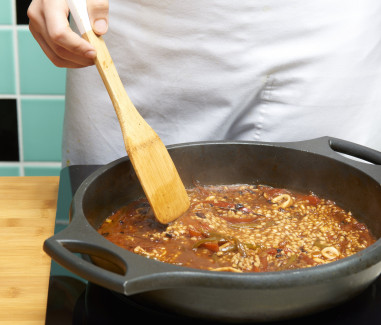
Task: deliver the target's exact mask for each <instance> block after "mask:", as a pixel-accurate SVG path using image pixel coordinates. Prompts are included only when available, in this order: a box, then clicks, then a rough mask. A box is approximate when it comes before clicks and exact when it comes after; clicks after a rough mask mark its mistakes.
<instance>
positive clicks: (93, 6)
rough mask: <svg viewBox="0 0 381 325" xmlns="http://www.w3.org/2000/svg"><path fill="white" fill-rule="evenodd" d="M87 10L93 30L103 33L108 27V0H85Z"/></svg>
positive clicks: (99, 33)
mask: <svg viewBox="0 0 381 325" xmlns="http://www.w3.org/2000/svg"><path fill="white" fill-rule="evenodd" d="M87 11H88V13H89V18H90V22H91V26H92V27H93V31H94V32H95V33H96V34H98V35H103V34H105V33H106V32H107V29H108V12H109V3H108V0H87Z"/></svg>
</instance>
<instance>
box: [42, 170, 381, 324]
mask: <svg viewBox="0 0 381 325" xmlns="http://www.w3.org/2000/svg"><path fill="white" fill-rule="evenodd" d="M99 167H100V166H99V165H76V166H69V167H66V168H64V169H62V171H61V174H60V184H59V192H58V202H57V216H56V219H57V220H64V219H66V220H67V219H68V215H69V208H70V203H71V200H72V197H73V195H74V194H75V192H76V190H77V188H78V186H79V185H80V184H81V183H82V181H83V180H84V179H85V178H86V177H87V176H89V175H90V174H91V173H92V172H93V171H95V170H96V169H97V168H99ZM57 231H58V229H57ZM52 263H54V262H52ZM52 269H53V268H52ZM158 321H163V322H166V323H167V324H168V323H174V322H176V323H177V324H181V325H185V324H195V323H197V324H205V325H207V324H217V323H218V322H210V321H205V320H199V319H193V318H192V319H190V318H187V317H183V316H177V315H175V314H170V313H168V312H164V311H162V310H154V309H152V308H148V307H146V306H144V305H138V304H137V303H136V302H134V301H132V300H131V299H128V297H127V296H124V295H121V294H119V293H116V292H113V291H111V290H109V289H106V288H103V287H101V286H98V285H95V284H93V283H89V282H87V281H86V280H84V279H81V278H79V277H77V276H75V275H71V274H70V272H68V274H66V275H57V274H54V272H53V271H52V274H51V277H50V283H49V294H48V308H47V315H46V325H60V324H73V325H98V324H105V325H108V324H110V325H113V324H130V323H134V322H158ZM256 324H257V325H264V324H259V323H256ZM266 324H270V325H291V324H292V325H302V324H303V325H306V324H308V325H315V324H319V325H331V324H332V325H333V324H335V325H381V277H379V278H378V279H377V280H376V281H375V282H373V283H372V284H371V285H370V286H369V287H368V288H367V289H366V290H365V291H364V292H363V293H361V294H360V295H358V296H357V297H355V298H353V299H351V300H349V301H347V302H346V303H344V304H341V305H339V306H337V307H334V308H332V309H329V310H327V311H324V312H321V313H317V314H313V315H310V316H306V317H302V318H296V319H291V320H286V321H279V322H271V323H266Z"/></svg>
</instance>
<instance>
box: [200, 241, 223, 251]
mask: <svg viewBox="0 0 381 325" xmlns="http://www.w3.org/2000/svg"><path fill="white" fill-rule="evenodd" d="M201 246H204V247H205V248H207V249H209V250H210V251H212V252H218V251H219V250H220V247H219V246H218V243H217V242H207V243H203V244H202V245H201Z"/></svg>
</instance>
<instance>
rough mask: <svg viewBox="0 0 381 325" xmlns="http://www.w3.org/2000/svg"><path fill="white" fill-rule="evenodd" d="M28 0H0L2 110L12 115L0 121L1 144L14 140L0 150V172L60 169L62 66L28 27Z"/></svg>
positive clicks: (46, 172) (29, 173)
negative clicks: (52, 57)
mask: <svg viewBox="0 0 381 325" xmlns="http://www.w3.org/2000/svg"><path fill="white" fill-rule="evenodd" d="M30 2H31V0H25V1H19V0H0V116H1V117H2V118H4V116H5V118H9V119H11V117H13V120H12V121H9V123H8V121H5V120H3V121H2V123H0V144H1V147H2V148H4V147H6V146H5V144H7V145H8V144H9V143H11V144H12V146H13V147H12V148H11V149H12V150H10V151H12V152H8V153H4V152H3V150H0V176H45V175H46V176H50V175H57V176H58V175H59V172H60V170H61V142H62V125H63V115H64V107H65V79H66V69H62V68H57V67H55V66H54V65H53V64H52V63H51V62H50V61H49V60H48V58H47V57H46V56H45V54H44V53H43V51H42V50H41V49H40V47H39V45H38V44H37V42H36V41H35V40H34V38H33V36H32V34H31V33H30V31H29V28H28V18H27V15H26V11H27V8H28V6H29V4H30ZM13 111H14V112H13ZM2 112H4V114H2ZM5 112H6V113H5ZM13 113H14V114H13ZM14 116H17V122H16V123H15V121H14ZM11 122H12V124H10V123H11ZM10 125H11V127H12V128H15V130H13V132H10V130H9V128H10ZM11 131H12V130H11ZM10 137H11V138H10ZM8 147H9V145H8ZM8 147H6V148H8Z"/></svg>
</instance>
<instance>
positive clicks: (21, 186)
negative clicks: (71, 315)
mask: <svg viewBox="0 0 381 325" xmlns="http://www.w3.org/2000/svg"><path fill="white" fill-rule="evenodd" d="M58 184H59V177H54V176H51V177H50V176H49V177H0V238H1V240H0V242H1V245H0V258H1V264H0V324H12V325H14V324H17V325H19V324H28V325H30V324H45V315H46V306H47V295H48V286H49V274H50V264H51V259H50V257H49V256H48V255H46V254H45V252H44V251H43V249H42V246H43V242H44V240H45V239H47V238H48V237H50V236H51V235H53V233H54V224H55V216H56V206H57V193H58Z"/></svg>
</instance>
